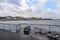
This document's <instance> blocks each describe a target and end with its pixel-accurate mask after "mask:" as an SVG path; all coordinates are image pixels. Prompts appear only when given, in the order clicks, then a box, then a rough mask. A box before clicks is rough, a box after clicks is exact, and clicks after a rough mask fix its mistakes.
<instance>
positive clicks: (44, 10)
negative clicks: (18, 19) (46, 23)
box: [0, 0, 60, 19]
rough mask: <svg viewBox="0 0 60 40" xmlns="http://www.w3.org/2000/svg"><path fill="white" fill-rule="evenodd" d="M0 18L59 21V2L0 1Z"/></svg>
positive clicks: (37, 0) (39, 0)
mask: <svg viewBox="0 0 60 40" xmlns="http://www.w3.org/2000/svg"><path fill="white" fill-rule="evenodd" d="M0 16H22V17H43V18H57V19H60V0H0Z"/></svg>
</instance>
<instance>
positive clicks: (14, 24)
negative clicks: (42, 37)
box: [0, 20, 60, 32]
mask: <svg viewBox="0 0 60 40" xmlns="http://www.w3.org/2000/svg"><path fill="white" fill-rule="evenodd" d="M1 23H2V24H1ZM3 23H4V25H3ZM22 23H27V24H22ZM9 24H10V25H9ZM20 24H21V25H20ZM31 24H34V25H31ZM35 24H38V25H35ZM40 24H49V25H60V20H31V21H0V29H3V28H4V29H8V30H16V29H20V27H21V28H23V27H26V26H31V28H34V27H39V28H45V29H47V30H51V31H57V32H60V26H44V25H42V26H41V25H40Z"/></svg>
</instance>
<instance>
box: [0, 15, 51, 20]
mask: <svg viewBox="0 0 60 40" xmlns="http://www.w3.org/2000/svg"><path fill="white" fill-rule="evenodd" d="M0 20H51V18H41V17H40V18H38V17H30V18H24V17H19V16H16V17H13V16H5V17H0Z"/></svg>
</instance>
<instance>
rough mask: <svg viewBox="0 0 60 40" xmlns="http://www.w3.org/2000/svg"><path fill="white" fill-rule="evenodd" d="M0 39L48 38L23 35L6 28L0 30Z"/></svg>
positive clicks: (33, 39) (29, 39)
mask: <svg viewBox="0 0 60 40" xmlns="http://www.w3.org/2000/svg"><path fill="white" fill-rule="evenodd" d="M0 40H48V39H47V38H46V37H45V36H41V35H40V36H39V35H37V36H36V35H34V34H31V35H24V34H23V33H12V32H9V31H7V30H0Z"/></svg>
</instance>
